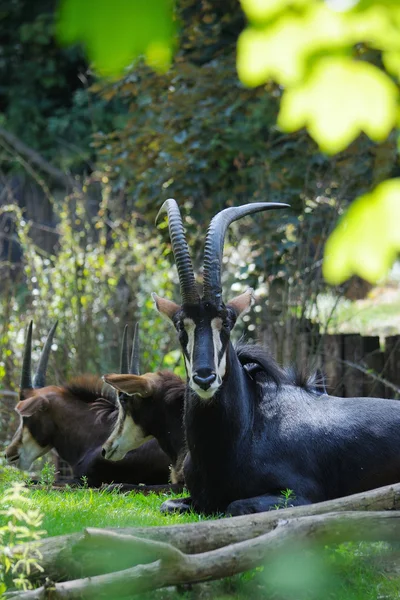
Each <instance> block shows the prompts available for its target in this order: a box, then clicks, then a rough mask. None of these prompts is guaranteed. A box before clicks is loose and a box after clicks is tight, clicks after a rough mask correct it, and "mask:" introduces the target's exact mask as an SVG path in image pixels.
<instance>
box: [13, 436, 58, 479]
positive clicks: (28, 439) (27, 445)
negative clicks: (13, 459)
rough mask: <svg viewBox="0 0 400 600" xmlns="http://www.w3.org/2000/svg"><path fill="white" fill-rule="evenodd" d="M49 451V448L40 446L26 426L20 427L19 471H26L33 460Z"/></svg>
mask: <svg viewBox="0 0 400 600" xmlns="http://www.w3.org/2000/svg"><path fill="white" fill-rule="evenodd" d="M50 450H51V446H45V447H43V446H40V445H39V444H38V443H37V441H36V440H35V438H34V437H33V436H32V434H31V433H30V431H29V429H28V428H27V427H26V426H24V425H23V426H22V435H21V444H20V446H19V448H18V453H19V461H18V466H19V468H20V469H23V470H24V471H27V470H28V469H29V468H30V466H31V464H32V463H33V461H34V460H36V459H37V458H39V457H40V456H43V455H44V454H46V453H47V452H49V451H50Z"/></svg>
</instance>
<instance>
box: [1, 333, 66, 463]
mask: <svg viewBox="0 0 400 600" xmlns="http://www.w3.org/2000/svg"><path fill="white" fill-rule="evenodd" d="M56 327H57V323H55V324H54V325H53V327H52V328H51V330H50V332H49V334H48V336H47V339H46V342H45V345H44V347H43V350H42V353H41V355H40V359H39V364H38V367H37V370H36V373H35V375H34V377H33V381H32V376H31V354H32V321H31V322H30V324H29V328H28V334H27V337H26V341H25V349H24V358H23V365H22V375H21V384H20V392H19V402H18V404H17V406H16V411H17V413H18V414H19V417H20V423H19V427H18V429H17V431H16V433H15V434H14V437H13V439H12V440H11V443H10V444H9V446H8V447H7V448H6V455H5V457H6V460H7V462H8V463H9V464H11V465H14V466H15V467H18V468H19V469H23V470H28V469H29V468H30V466H31V465H32V463H33V462H34V461H35V460H36V459H37V458H39V457H40V456H43V455H44V454H46V453H47V452H49V450H51V448H52V446H53V444H52V441H51V440H52V435H53V428H52V423H51V420H50V419H49V418H48V415H47V408H48V400H47V395H46V393H43V390H45V389H47V388H45V386H46V369H47V363H48V361H49V356H50V350H51V345H52V343H53V337H54V333H55V330H56Z"/></svg>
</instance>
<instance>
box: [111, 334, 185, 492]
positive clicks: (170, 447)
mask: <svg viewBox="0 0 400 600" xmlns="http://www.w3.org/2000/svg"><path fill="white" fill-rule="evenodd" d="M122 347H123V348H124V349H125V351H124V354H125V356H126V357H127V356H128V349H127V338H126V328H125V331H124V339H123V342H122ZM139 360H140V356H139V336H138V326H137V325H136V327H135V333H134V337H133V344H132V354H131V361H130V365H129V366H128V360H127V358H126V359H125V360H123V364H124V365H125V369H121V375H119V374H116V373H112V374H109V375H104V377H103V379H104V381H105V382H107V383H108V384H110V385H111V386H113V387H114V388H115V389H116V390H118V392H119V397H118V403H119V416H118V419H117V421H116V424H115V427H114V429H113V431H112V432H111V435H110V437H109V438H108V440H107V441H106V442H105V443H104V444H103V456H104V457H105V458H108V459H109V460H121V459H122V458H123V457H124V456H125V455H126V453H127V452H128V450H133V449H135V448H138V447H140V446H141V444H143V442H144V441H145V440H147V439H149V437H154V438H156V440H157V441H158V443H159V444H160V446H161V448H162V449H163V450H164V452H165V453H166V454H167V455H168V456H169V458H170V460H171V464H172V469H171V482H172V483H173V484H182V483H183V472H182V466H183V459H184V457H185V455H186V444H185V432H184V428H183V403H184V395H185V388H186V383H185V382H184V381H182V379H181V378H180V377H178V376H177V375H175V374H174V373H171V372H169V371H159V372H157V373H145V374H144V375H140V371H139Z"/></svg>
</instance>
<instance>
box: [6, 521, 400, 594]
mask: <svg viewBox="0 0 400 600" xmlns="http://www.w3.org/2000/svg"><path fill="white" fill-rule="evenodd" d="M283 512H285V511H282V513H281V511H279V513H280V514H283ZM399 539H400V511H396V512H369V511H368V512H348V513H328V514H325V515H311V516H305V517H299V518H291V519H278V521H277V522H276V525H275V527H274V528H273V529H272V530H270V531H268V533H264V534H262V535H259V536H258V537H255V538H252V539H247V540H244V541H241V542H237V543H235V544H229V545H226V546H223V547H222V548H217V549H215V550H211V551H209V552H203V553H201V554H185V553H184V552H182V551H181V550H178V549H177V548H176V547H175V546H173V545H172V544H169V543H165V542H159V541H154V540H148V539H142V538H139V537H137V536H132V535H127V534H121V533H117V532H107V531H105V532H104V531H102V530H92V529H88V530H86V532H85V534H84V537H83V539H82V542H81V543H83V544H84V545H85V544H86V545H88V546H89V548H93V547H94V546H96V545H97V544H100V545H101V546H102V547H103V548H104V547H105V546H107V547H110V546H111V547H112V548H113V551H114V552H116V553H117V554H120V555H121V554H122V553H123V554H125V555H129V556H130V557H131V559H132V560H133V561H136V560H137V557H138V555H143V556H144V557H146V559H149V560H150V561H151V562H149V564H140V565H138V566H133V567H130V568H128V569H124V570H118V571H117V572H113V573H108V574H105V575H99V576H96V577H86V578H83V579H76V580H73V581H67V582H64V583H57V584H50V586H49V584H47V585H46V586H43V587H41V588H38V589H36V590H32V591H28V592H22V593H21V592H18V593H17V594H16V595H14V594H8V597H10V598H16V597H18V599H20V600H45V599H46V598H49V597H51V598H52V600H58V599H61V598H62V599H68V600H74V599H78V598H82V597H83V598H85V599H86V598H102V597H103V598H115V597H119V598H125V597H131V596H132V595H134V594H138V593H143V592H147V591H150V590H155V589H158V588H161V587H165V586H170V585H177V584H183V583H195V582H200V581H211V580H214V579H220V578H222V577H227V576H232V575H234V574H237V573H241V572H243V571H246V570H248V569H252V568H254V567H257V566H259V565H262V564H268V560H269V559H271V558H273V557H274V556H276V553H277V552H279V551H284V550H285V549H286V548H288V545H289V547H290V545H291V544H293V543H295V544H296V545H297V546H299V544H300V545H301V544H302V543H303V544H305V545H308V544H309V543H310V542H314V543H316V542H318V543H320V544H321V543H322V544H332V543H341V542H344V541H369V542H376V541H388V542H391V541H398V540H399Z"/></svg>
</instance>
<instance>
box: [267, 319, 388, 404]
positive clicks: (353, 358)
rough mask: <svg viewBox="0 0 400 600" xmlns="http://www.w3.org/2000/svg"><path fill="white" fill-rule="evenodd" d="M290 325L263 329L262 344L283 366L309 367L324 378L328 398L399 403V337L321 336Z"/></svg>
mask: <svg viewBox="0 0 400 600" xmlns="http://www.w3.org/2000/svg"><path fill="white" fill-rule="evenodd" d="M306 325H307V327H305V329H306V331H301V330H300V331H298V330H297V331H295V330H294V329H293V326H292V324H291V322H290V321H289V323H286V324H285V325H283V326H282V324H280V325H277V324H276V323H272V324H270V325H268V326H267V327H265V328H263V330H262V336H261V340H260V341H261V342H262V343H263V344H265V345H266V346H267V347H268V348H269V349H270V352H271V354H272V356H274V357H276V358H277V359H278V361H279V362H280V363H281V364H296V365H297V366H298V367H304V366H306V365H308V366H309V367H310V368H312V369H315V368H318V369H320V370H321V372H322V373H323V375H324V377H325V384H326V388H327V391H328V393H329V394H332V395H336V396H343V397H352V396H375V397H379V398H396V399H400V335H394V336H390V337H387V338H385V339H380V338H379V337H378V336H361V335H359V334H353V333H349V334H336V335H329V334H320V333H319V332H318V331H316V330H315V327H313V326H309V324H306Z"/></svg>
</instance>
